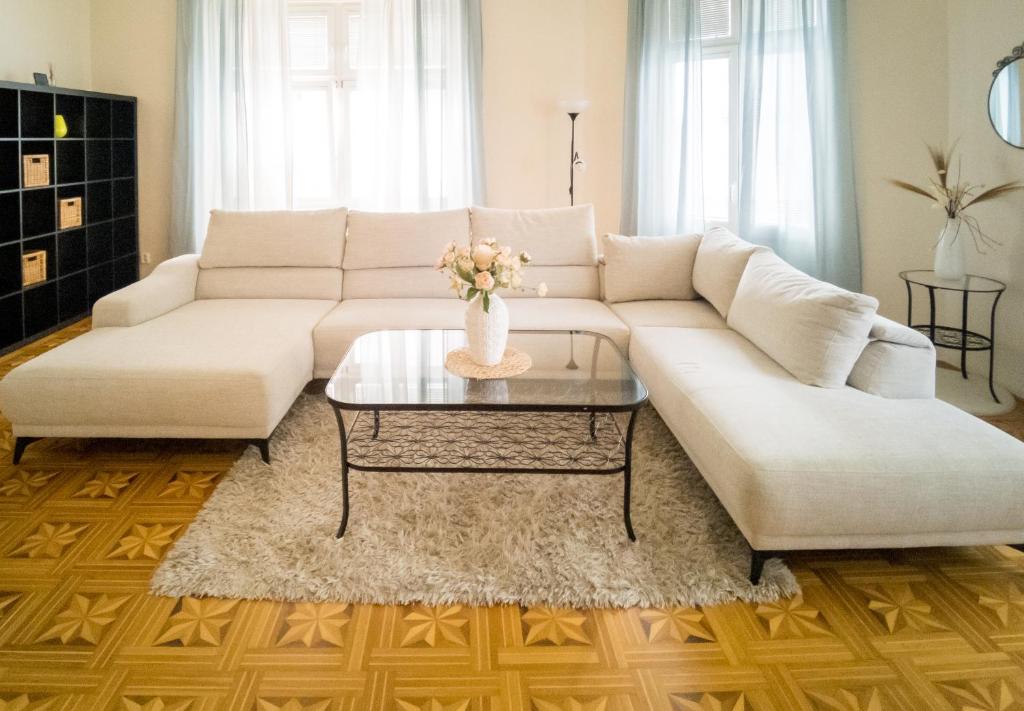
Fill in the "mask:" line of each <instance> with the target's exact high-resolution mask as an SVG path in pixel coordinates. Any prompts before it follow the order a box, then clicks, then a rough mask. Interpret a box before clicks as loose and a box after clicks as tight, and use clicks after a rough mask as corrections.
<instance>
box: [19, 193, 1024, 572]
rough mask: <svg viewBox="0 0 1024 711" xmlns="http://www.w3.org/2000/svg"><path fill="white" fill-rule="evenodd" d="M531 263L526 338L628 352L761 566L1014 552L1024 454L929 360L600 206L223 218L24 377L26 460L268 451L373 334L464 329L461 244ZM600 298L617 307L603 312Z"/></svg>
mask: <svg viewBox="0 0 1024 711" xmlns="http://www.w3.org/2000/svg"><path fill="white" fill-rule="evenodd" d="M480 237H495V238H497V239H498V240H499V241H501V242H503V243H508V244H511V245H513V246H514V247H515V248H516V249H526V250H527V251H529V252H530V253H531V254H532V256H533V258H534V262H533V265H532V266H531V268H530V270H529V271H528V278H529V279H530V280H531V281H535V282H539V281H545V282H546V283H547V284H548V286H549V288H550V292H549V293H550V295H549V296H548V297H547V298H545V299H538V298H536V297H531V296H529V295H528V294H527V295H522V296H521V295H518V294H517V293H512V294H509V296H512V297H514V298H513V299H512V300H511V301H510V306H509V311H510V315H511V321H512V328H514V329H576V330H586V331H595V332H598V333H602V334H605V335H607V336H608V337H609V338H611V339H612V340H613V341H614V342H615V343H616V344H617V345H618V347H619V348H620V349H621V350H622V351H623V352H624V353H628V355H629V358H630V360H631V362H632V363H633V367H634V368H635V369H636V371H637V373H638V374H639V376H640V377H641V379H642V380H643V381H644V382H645V384H646V385H647V387H648V389H649V391H650V398H651V402H652V403H653V404H654V406H655V407H656V408H657V410H658V412H659V413H660V414H661V416H662V418H663V419H664V420H665V422H666V423H667V424H668V426H669V427H670V428H671V430H672V431H673V433H674V434H675V435H676V437H677V438H678V439H679V441H680V443H681V444H682V445H683V447H684V448H685V449H686V451H687V453H688V454H689V455H690V457H691V458H692V459H693V461H694V462H695V464H696V465H697V467H698V469H699V470H700V471H701V473H702V474H703V475H704V477H705V479H706V480H707V481H708V483H709V484H710V486H711V487H712V489H713V490H714V491H715V493H716V494H717V495H718V497H719V499H720V500H721V501H722V504H723V505H724V506H725V508H726V509H727V510H728V511H729V513H730V515H731V516H732V517H733V519H734V520H735V522H736V524H737V526H738V527H739V528H740V530H741V531H742V532H743V534H744V535H745V536H746V538H747V540H748V541H749V542H750V544H751V546H752V548H753V549H754V555H753V557H752V571H751V575H752V577H753V578H754V579H755V580H756V579H757V577H759V575H760V569H761V566H762V564H763V562H764V559H765V557H766V556H767V555H769V554H770V553H771V552H776V551H782V550H791V549H807V548H863V547H907V546H932V545H973V544H991V543H1007V544H1020V543H1022V542H1024V506H1021V501H1022V500H1024V444H1022V443H1020V442H1018V441H1017V440H1016V439H1014V438H1013V437H1010V436H1009V435H1006V434H1004V433H1003V432H1001V431H999V430H998V429H996V428H994V427H992V426H990V425H988V424H986V423H984V422H982V421H981V420H978V419H977V418H975V417H972V416H971V415H968V414H966V413H964V412H962V411H960V410H957V409H956V408H953V407H951V406H949V405H947V404H946V403H943V402H941V401H939V400H936V399H935V398H934V368H935V353H934V350H933V349H932V346H931V344H930V343H929V342H928V340H927V339H926V338H924V337H923V336H921V335H920V334H918V333H916V332H914V331H912V330H910V329H908V328H906V327H903V326H901V325H899V324H895V323H893V322H891V321H888V320H886V319H883V318H881V317H879V316H877V315H875V309H876V307H877V302H874V300H873V299H870V297H865V296H862V295H856V294H850V293H849V292H843V291H842V290H839V289H837V288H836V287H832V286H831V285H826V284H822V283H821V282H817V281H815V280H813V279H810V278H809V277H806V276H805V275H802V274H800V273H799V272H796V270H793V269H792V268H790V267H788V265H785V264H784V263H783V262H781V260H778V258H777V257H775V256H774V255H773V254H771V253H770V252H769V251H767V250H764V249H763V248H758V247H755V246H753V245H750V244H748V243H746V242H743V241H742V240H740V239H738V238H736V237H735V236H733V235H731V234H729V233H727V232H725V231H721V230H712V231H710V232H709V233H707V234H705V235H703V236H701V235H690V236H687V237H666V238H649V239H648V238H619V237H614V236H609V237H607V238H605V241H604V244H603V245H602V251H603V252H604V255H605V266H604V268H603V270H604V273H603V277H602V274H601V268H600V267H599V264H598V262H599V259H598V252H599V250H598V245H597V240H596V239H595V235H594V225H593V212H592V209H591V208H590V207H589V206H583V207H576V208H563V209H554V210H495V209H488V208H473V209H472V210H451V211H444V212H436V213H419V214H398V213H394V214H388V213H368V212H357V211H351V212H349V211H346V210H344V209H337V210H327V211H318V212H309V213H302V212H284V213H227V212H216V211H215V212H214V213H213V214H212V215H211V220H210V227H209V232H208V235H207V239H206V242H205V244H204V247H203V253H202V254H201V255H186V256H182V257H177V258H175V259H171V260H169V261H167V262H164V263H163V264H161V265H159V266H158V267H157V268H156V269H155V270H154V272H153V273H152V274H151V275H150V276H148V277H146V278H145V279H143V280H141V281H139V282H137V283H136V284H133V285H131V286H129V287H127V288H125V289H122V290H120V291H118V292H115V293H113V294H111V295H109V296H107V297H104V298H103V299H101V300H100V301H98V302H97V303H96V305H95V307H94V310H93V330H92V331H90V332H89V333H87V334H84V335H83V336H81V337H79V338H76V339H74V340H72V341H70V342H68V343H66V344H64V345H62V346H60V347H58V348H55V349H53V350H52V351H49V352H47V353H44V354H42V355H40V356H38V357H36V358H34V359H32V360H31V361H29V362H27V363H25V364H23V365H21V366H19V367H17V368H15V369H14V370H13V371H12V372H11V373H10V374H9V375H8V376H7V377H6V378H4V379H3V380H2V381H0V410H2V411H3V413H4V415H5V416H6V417H8V418H9V419H10V420H11V423H12V426H13V429H14V435H15V437H16V446H15V461H17V460H18V459H19V458H20V457H21V455H22V453H23V452H24V449H25V446H26V445H27V444H28V443H29V442H31V441H32V440H33V439H35V438H40V437H197V438H240V439H247V440H252V441H253V442H254V443H255V444H257V445H259V446H260V447H261V450H262V453H263V456H264V459H268V460H269V449H268V440H269V438H270V437H271V435H272V433H273V430H274V428H275V427H276V425H277V423H278V422H279V421H280V420H281V418H282V417H283V416H284V415H285V413H286V412H287V411H288V409H289V408H290V406H291V404H292V403H293V401H294V400H295V398H296V397H297V395H298V394H299V392H300V391H301V390H302V389H303V388H304V387H305V386H306V385H307V383H308V382H309V381H310V380H311V379H314V378H324V377H328V376H329V375H330V374H331V373H332V372H333V370H334V368H335V367H336V366H337V364H338V362H339V361H340V359H341V357H342V356H343V354H344V353H345V351H346V349H347V348H348V347H349V345H350V344H351V343H352V341H353V340H354V339H355V338H356V337H357V336H359V335H360V334H362V333H365V332H368V331H371V330H377V329H385V328H387V329H394V328H460V327H461V325H462V318H463V312H464V309H465V305H464V304H463V303H462V302H460V301H458V300H456V299H455V298H454V297H453V296H452V295H451V294H450V292H447V284H446V282H445V280H444V279H443V278H442V277H441V276H440V275H438V274H437V273H436V272H435V271H434V270H433V268H432V265H433V263H434V261H435V259H436V257H437V254H438V253H439V251H440V248H441V247H442V246H443V245H444V244H445V243H447V242H448V241H450V240H455V241H457V242H460V243H465V242H466V241H468V240H470V239H471V238H480ZM602 289H603V292H604V297H605V298H604V299H602Z"/></svg>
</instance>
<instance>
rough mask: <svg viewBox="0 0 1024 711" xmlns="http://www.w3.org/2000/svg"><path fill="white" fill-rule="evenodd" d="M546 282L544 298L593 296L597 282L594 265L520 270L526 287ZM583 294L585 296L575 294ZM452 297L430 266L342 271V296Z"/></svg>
mask: <svg viewBox="0 0 1024 711" xmlns="http://www.w3.org/2000/svg"><path fill="white" fill-rule="evenodd" d="M541 282H544V283H545V284H547V285H548V298H559V297H574V298H597V297H596V294H597V293H598V292H599V284H598V281H597V270H596V269H594V267H544V266H538V265H535V264H531V265H530V266H528V267H527V268H526V270H525V271H524V272H523V283H524V286H526V287H536V285H537V284H539V283H541ZM498 293H499V294H500V295H501V297H502V298H505V299H508V298H513V299H514V298H518V297H531V296H532V297H536V296H537V293H536V292H535V291H532V290H525V291H517V290H515V289H499V290H498ZM580 294H584V295H585V296H582V297H581V296H579V295H580ZM420 297H426V298H441V299H443V298H453V299H454V298H455V294H454V292H452V290H451V289H450V288H449V286H448V277H446V276H445V275H443V274H441V273H440V272H438V271H437V270H435V269H434V268H433V267H395V268H392V269H353V270H349V271H346V272H345V282H344V288H343V290H342V298H344V299H394V298H420Z"/></svg>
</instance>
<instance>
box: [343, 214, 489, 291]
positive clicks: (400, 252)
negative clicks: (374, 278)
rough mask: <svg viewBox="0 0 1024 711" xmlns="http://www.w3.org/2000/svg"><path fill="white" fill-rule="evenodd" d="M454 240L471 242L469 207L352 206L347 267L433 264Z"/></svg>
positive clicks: (398, 266) (348, 268) (347, 240)
mask: <svg viewBox="0 0 1024 711" xmlns="http://www.w3.org/2000/svg"><path fill="white" fill-rule="evenodd" d="M452 241H454V242H456V243H458V244H468V243H469V210H467V209H462V210H442V211H439V212H361V211H359V210H352V211H351V212H350V213H349V216H348V237H347V238H346V241H345V259H344V266H345V270H346V271H348V270H350V269H395V268H402V267H431V266H433V265H434V263H435V262H436V261H437V258H438V257H439V256H440V254H441V252H442V251H443V250H444V246H445V245H446V244H448V243H449V242H452ZM442 281H443V280H442Z"/></svg>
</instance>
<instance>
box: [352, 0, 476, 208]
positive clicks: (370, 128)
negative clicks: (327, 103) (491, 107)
mask: <svg viewBox="0 0 1024 711" xmlns="http://www.w3.org/2000/svg"><path fill="white" fill-rule="evenodd" d="M359 42H360V59H359V73H358V82H357V84H358V91H357V93H358V95H359V98H358V102H359V103H358V109H357V110H356V111H355V112H354V113H355V116H354V126H353V135H354V136H355V137H356V139H357V140H356V141H355V142H354V144H355V147H354V155H353V157H352V204H353V205H354V206H356V207H360V208H362V209H377V210H439V209H444V208H451V207H466V206H469V205H473V204H483V203H484V200H485V196H484V168H483V145H482V129H481V103H482V102H481V61H482V58H481V57H482V43H481V24H480V1H479V0H362V27H361V31H360V37H359Z"/></svg>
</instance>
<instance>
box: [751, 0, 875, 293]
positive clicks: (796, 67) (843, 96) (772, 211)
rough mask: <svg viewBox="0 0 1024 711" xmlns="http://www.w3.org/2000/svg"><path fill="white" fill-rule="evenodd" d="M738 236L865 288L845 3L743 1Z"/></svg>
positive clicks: (825, 276) (821, 273)
mask: <svg viewBox="0 0 1024 711" xmlns="http://www.w3.org/2000/svg"><path fill="white" fill-rule="evenodd" d="M740 43H741V44H740V61H741V68H740V103H741V116H740V156H739V157H740V164H739V165H740V172H739V197H738V201H739V224H738V227H739V233H740V235H741V236H742V237H744V238H745V239H748V240H750V241H751V242H756V243H758V244H765V245H768V246H770V247H772V248H773V249H774V250H775V251H776V252H778V254H779V255H780V256H782V257H783V258H784V259H785V260H786V261H788V262H789V263H790V264H792V265H794V266H796V267H797V268H799V269H802V270H803V271H805V272H807V273H809V274H812V275H814V276H816V277H818V278H820V279H824V280H826V281H830V282H833V283H835V284H838V285H839V286H842V287H845V288H847V289H853V290H859V289H860V286H861V273H860V238H859V233H858V227H857V210H856V198H855V194H854V179H853V156H852V143H851V134H850V118H849V116H850V112H849V95H848V91H847V82H846V2H845V0H744V2H743V5H742V27H741V30H740Z"/></svg>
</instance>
